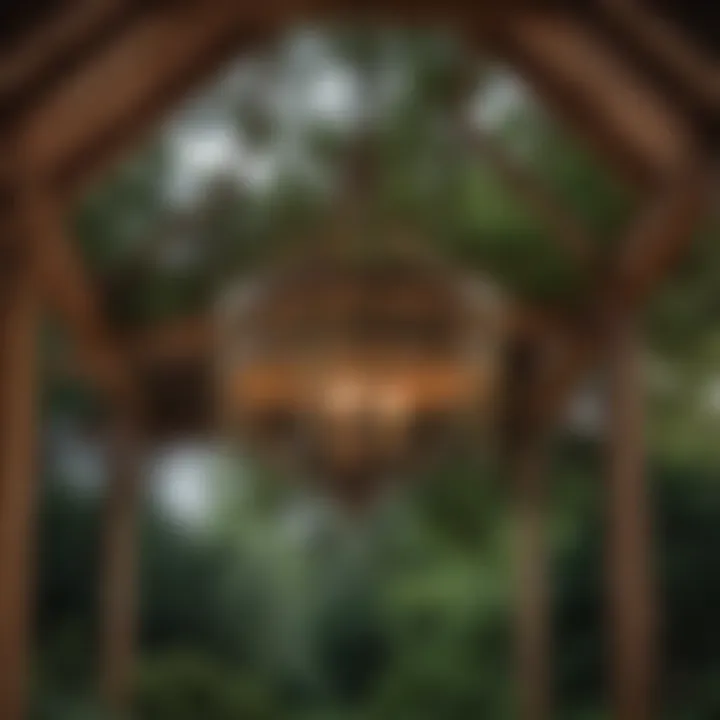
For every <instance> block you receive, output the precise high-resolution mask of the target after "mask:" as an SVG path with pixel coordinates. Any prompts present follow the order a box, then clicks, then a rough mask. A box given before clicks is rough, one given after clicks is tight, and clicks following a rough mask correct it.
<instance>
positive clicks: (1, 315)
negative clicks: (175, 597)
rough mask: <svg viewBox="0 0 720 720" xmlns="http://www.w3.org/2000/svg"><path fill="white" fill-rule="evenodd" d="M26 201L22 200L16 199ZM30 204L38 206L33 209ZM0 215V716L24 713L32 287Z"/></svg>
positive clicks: (28, 267)
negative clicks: (0, 221) (33, 206)
mask: <svg viewBox="0 0 720 720" xmlns="http://www.w3.org/2000/svg"><path fill="white" fill-rule="evenodd" d="M18 205H19V206H20V208H21V209H23V208H26V209H29V208H28V204H27V203H25V202H20V203H18ZM37 210H38V212H39V211H40V210H41V209H39V208H38V209H37ZM14 214H15V215H16V217H14V218H7V217H6V218H4V220H6V221H7V222H5V223H0V717H1V718H3V720H23V718H25V717H26V715H27V694H28V687H29V682H28V679H29V678H28V675H29V671H30V667H29V665H30V662H29V648H30V644H31V643H30V626H31V621H32V611H31V609H32V607H33V605H34V603H33V602H32V584H33V583H32V577H33V570H32V567H33V547H34V508H35V495H36V489H37V488H36V485H37V483H36V455H37V448H36V421H37V419H36V404H37V385H38V378H37V362H36V361H37V355H38V330H39V320H40V302H39V287H38V282H37V278H36V273H35V263H34V254H33V252H32V251H31V248H32V245H33V242H32V241H33V238H26V237H18V236H17V235H16V233H18V232H19V233H20V234H21V231H22V230H23V229H24V227H23V226H24V225H25V218H21V217H19V216H18V214H16V213H14Z"/></svg>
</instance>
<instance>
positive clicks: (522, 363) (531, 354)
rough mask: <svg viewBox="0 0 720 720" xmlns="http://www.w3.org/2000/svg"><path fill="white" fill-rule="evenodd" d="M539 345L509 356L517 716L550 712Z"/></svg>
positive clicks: (544, 716)
mask: <svg viewBox="0 0 720 720" xmlns="http://www.w3.org/2000/svg"><path fill="white" fill-rule="evenodd" d="M542 363H543V360H542V347H541V346H540V345H538V344H536V343H527V342H520V343H517V344H516V345H515V346H514V352H513V353H511V356H510V358H509V368H508V378H507V386H508V391H509V396H508V398H507V399H506V400H507V405H506V411H507V412H508V413H509V415H508V418H507V420H508V426H507V431H508V437H507V450H508V453H507V455H508V461H509V471H510V486H511V490H512V497H513V502H512V520H513V540H514V542H513V565H514V575H515V588H514V594H515V656H516V659H515V661H516V673H517V682H516V687H517V693H516V697H517V699H518V708H517V716H518V718H520V719H521V720H549V718H550V717H552V709H551V706H552V695H553V692H552V685H553V674H552V669H551V668H552V650H551V646H552V630H551V624H552V623H551V617H552V612H551V598H550V587H551V583H550V580H549V573H550V562H549V550H548V545H549V543H548V524H547V518H546V514H547V501H548V488H547V483H546V481H547V445H548V439H547V438H548V436H547V433H546V428H543V427H542V426H541V425H540V424H539V423H538V422H537V421H538V419H539V416H538V414H537V409H538V406H537V401H538V399H539V394H538V391H539V389H540V383H541V382H542V381H543V368H542Z"/></svg>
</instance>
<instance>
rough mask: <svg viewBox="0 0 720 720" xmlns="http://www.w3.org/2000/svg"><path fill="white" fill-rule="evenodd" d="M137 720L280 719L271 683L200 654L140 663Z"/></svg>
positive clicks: (154, 658) (166, 657)
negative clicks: (270, 687)
mask: <svg viewBox="0 0 720 720" xmlns="http://www.w3.org/2000/svg"><path fill="white" fill-rule="evenodd" d="M136 709H137V714H138V718H139V720H197V719H198V718H204V719H205V720H240V719H242V720H280V718H282V715H281V714H280V713H279V711H278V708H277V704H276V702H275V700H274V699H273V695H272V693H271V692H270V689H269V688H268V687H265V686H264V685H263V684H262V683H261V682H260V681H259V680H258V679H257V678H252V677H247V676H245V677H244V676H243V675H242V674H241V673H239V672H237V671H236V670H233V669H231V668H229V667H228V666H224V665H219V664H217V663H213V662H211V661H209V660H207V659H204V658H203V657H202V656H199V655H198V654H197V653H196V652H193V653H190V654H174V655H170V656H161V657H152V658H148V659H147V660H145V661H144V663H143V664H142V666H141V667H140V672H139V680H138V684H137V689H136Z"/></svg>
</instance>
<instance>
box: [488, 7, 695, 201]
mask: <svg viewBox="0 0 720 720" xmlns="http://www.w3.org/2000/svg"><path fill="white" fill-rule="evenodd" d="M496 44H497V46H498V50H499V51H500V52H501V53H502V54H504V55H505V56H506V57H507V58H508V60H509V61H510V62H511V63H513V64H514V65H515V67H516V68H517V69H518V71H519V72H520V73H522V74H523V75H525V76H526V78H527V79H528V80H529V81H530V83H531V84H533V85H534V86H535V87H536V88H537V89H538V91H539V92H540V93H541V95H542V96H543V97H544V99H546V100H547V101H548V103H549V104H550V106H551V107H553V108H554V109H555V110H556V111H557V113H558V115H559V116H560V117H561V118H563V119H565V120H566V121H568V122H569V123H570V124H571V125H572V126H574V127H575V129H576V130H577V131H578V132H579V133H580V134H581V135H584V136H586V138H587V139H588V140H589V141H590V142H591V143H592V144H593V145H594V146H595V147H596V148H597V149H598V150H599V151H600V152H601V153H602V155H603V156H606V157H608V158H609V159H611V160H612V162H613V163H614V164H615V165H616V167H617V168H618V169H619V170H620V171H621V173H622V174H623V175H624V176H625V177H629V178H631V179H633V180H634V181H635V183H636V184H637V185H639V186H640V187H648V186H650V185H652V184H654V182H655V180H656V179H657V178H658V177H659V178H662V177H667V176H668V175H669V174H671V173H673V172H674V171H675V170H676V169H677V168H679V167H681V166H682V163H683V162H684V160H685V158H687V157H688V156H689V155H690V154H691V153H692V152H693V150H694V145H695V143H696V138H695V136H694V133H693V129H692V128H691V127H690V125H689V123H688V122H687V121H686V118H684V117H683V116H681V115H680V114H678V113H677V112H676V111H675V109H674V108H673V107H672V106H671V105H670V104H669V103H668V102H666V101H665V100H664V99H663V98H662V97H661V96H660V95H659V94H658V93H656V92H654V91H653V88H652V87H650V86H649V85H648V83H647V82H646V81H644V80H643V78H642V77H641V76H640V75H639V74H637V73H635V72H633V70H632V68H631V67H630V66H629V65H628V64H626V63H624V62H623V61H622V59H621V58H619V57H617V56H616V55H615V54H614V53H613V50H612V48H611V47H609V46H607V45H606V44H605V43H604V42H603V41H602V39H601V38H600V37H599V36H597V35H596V34H595V33H594V32H593V31H592V30H591V28H590V27H588V26H587V25H585V24H584V23H582V22H581V21H580V20H577V19H573V18H572V17H570V16H565V15H559V14H557V13H550V12H536V11H534V12H531V11H528V12H525V13H519V14H518V15H517V17H516V19H515V20H514V21H513V22H511V23H508V24H507V26H506V29H505V31H504V32H503V33H502V34H501V35H500V36H499V37H498V38H496Z"/></svg>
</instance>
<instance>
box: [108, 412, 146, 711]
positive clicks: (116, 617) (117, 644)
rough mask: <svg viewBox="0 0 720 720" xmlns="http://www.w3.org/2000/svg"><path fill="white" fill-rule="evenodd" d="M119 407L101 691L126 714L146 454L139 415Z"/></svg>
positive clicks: (110, 706) (113, 706)
mask: <svg viewBox="0 0 720 720" xmlns="http://www.w3.org/2000/svg"><path fill="white" fill-rule="evenodd" d="M116 410H117V415H116V417H115V418H114V419H113V426H112V428H111V429H112V438H111V452H110V463H111V467H110V478H109V492H108V498H107V514H106V518H105V523H106V524H105V533H106V534H105V554H104V557H105V563H104V566H103V573H104V580H103V586H102V589H101V592H102V597H101V603H102V607H101V622H102V667H101V674H102V677H101V693H102V699H103V702H104V704H105V706H106V709H107V711H108V712H109V713H111V716H112V717H113V718H125V717H127V716H128V713H129V706H130V703H131V695H132V675H133V662H134V654H135V640H136V634H137V608H136V603H137V599H136V589H137V578H136V565H137V562H136V556H137V532H138V527H137V516H138V506H139V494H140V480H141V475H142V458H143V453H142V450H141V427H140V421H139V419H138V415H137V413H136V412H135V411H134V410H132V409H130V408H127V407H120V408H116Z"/></svg>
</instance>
